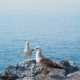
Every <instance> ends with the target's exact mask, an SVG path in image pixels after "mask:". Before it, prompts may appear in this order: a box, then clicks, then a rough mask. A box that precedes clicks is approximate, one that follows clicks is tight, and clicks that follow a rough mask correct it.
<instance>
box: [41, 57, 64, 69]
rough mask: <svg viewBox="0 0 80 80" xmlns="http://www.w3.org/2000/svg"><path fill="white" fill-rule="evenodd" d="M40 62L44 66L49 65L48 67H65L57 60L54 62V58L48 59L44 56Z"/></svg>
mask: <svg viewBox="0 0 80 80" xmlns="http://www.w3.org/2000/svg"><path fill="white" fill-rule="evenodd" d="M40 63H41V65H42V66H44V67H48V68H59V69H63V67H62V66H61V65H59V64H57V63H55V62H53V61H52V60H50V59H48V58H42V59H41V60H40Z"/></svg>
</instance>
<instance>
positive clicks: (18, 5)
mask: <svg viewBox="0 0 80 80" xmlns="http://www.w3.org/2000/svg"><path fill="white" fill-rule="evenodd" d="M0 9H62V10H65V9H69V10H70V9H72V10H74V9H75V10H79V9H80V0H0Z"/></svg>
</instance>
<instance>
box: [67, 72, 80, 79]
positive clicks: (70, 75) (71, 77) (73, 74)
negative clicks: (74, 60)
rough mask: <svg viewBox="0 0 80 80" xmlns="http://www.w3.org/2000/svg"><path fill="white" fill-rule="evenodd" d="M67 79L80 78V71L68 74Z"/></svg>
mask: <svg viewBox="0 0 80 80" xmlns="http://www.w3.org/2000/svg"><path fill="white" fill-rule="evenodd" d="M67 80H80V71H76V72H74V73H72V74H68V75H67Z"/></svg>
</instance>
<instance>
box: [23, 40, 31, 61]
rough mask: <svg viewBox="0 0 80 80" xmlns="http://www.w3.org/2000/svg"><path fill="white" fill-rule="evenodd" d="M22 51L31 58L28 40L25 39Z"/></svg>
mask: <svg viewBox="0 0 80 80" xmlns="http://www.w3.org/2000/svg"><path fill="white" fill-rule="evenodd" d="M24 53H25V54H26V55H27V57H28V58H29V59H30V60H31V58H32V50H31V49H30V47H29V41H26V45H25V48H24Z"/></svg>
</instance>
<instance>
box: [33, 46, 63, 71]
mask: <svg viewBox="0 0 80 80" xmlns="http://www.w3.org/2000/svg"><path fill="white" fill-rule="evenodd" d="M33 50H35V51H36V62H37V64H39V66H40V67H41V68H42V70H43V69H44V70H46V69H47V68H58V69H64V68H63V66H61V65H59V64H57V63H55V62H53V61H52V60H50V59H48V58H46V57H45V56H43V55H42V51H41V48H40V47H36V48H34V49H33Z"/></svg>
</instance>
